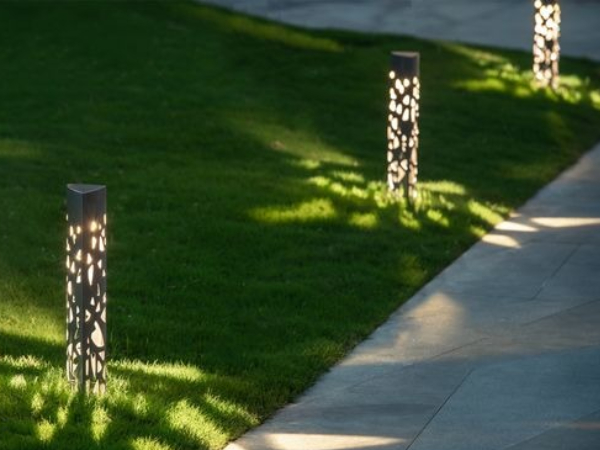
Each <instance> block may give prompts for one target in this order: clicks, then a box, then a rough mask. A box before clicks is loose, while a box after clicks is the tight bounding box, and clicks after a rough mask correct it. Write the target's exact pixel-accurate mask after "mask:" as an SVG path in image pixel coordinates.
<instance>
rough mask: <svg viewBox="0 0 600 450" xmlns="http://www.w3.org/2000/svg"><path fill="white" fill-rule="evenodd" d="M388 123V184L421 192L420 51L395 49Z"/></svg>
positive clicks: (409, 192) (412, 195)
mask: <svg viewBox="0 0 600 450" xmlns="http://www.w3.org/2000/svg"><path fill="white" fill-rule="evenodd" d="M389 92H390V94H389V96H390V99H389V100H390V103H389V115H388V127H387V141H388V151H387V163H388V169H387V184H388V188H389V190H390V191H392V192H398V190H399V189H400V187H401V186H403V187H404V196H405V197H406V198H407V199H409V200H411V199H414V198H415V197H416V195H417V190H416V184H417V173H418V155H417V152H418V148H419V123H418V119H419V97H420V82H419V53H406V52H393V53H392V55H391V71H390V91H389Z"/></svg>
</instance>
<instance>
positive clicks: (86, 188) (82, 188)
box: [67, 184, 106, 194]
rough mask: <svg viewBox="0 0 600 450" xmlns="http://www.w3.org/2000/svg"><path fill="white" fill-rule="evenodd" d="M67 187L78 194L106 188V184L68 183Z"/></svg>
mask: <svg viewBox="0 0 600 450" xmlns="http://www.w3.org/2000/svg"><path fill="white" fill-rule="evenodd" d="M67 189H68V190H69V191H73V192H77V193H78V194H89V193H90V192H96V191H101V190H103V189H106V186H104V185H102V184H67Z"/></svg>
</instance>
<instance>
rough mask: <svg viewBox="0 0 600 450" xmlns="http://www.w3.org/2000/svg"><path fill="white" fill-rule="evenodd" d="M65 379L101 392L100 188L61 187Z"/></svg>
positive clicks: (102, 278)
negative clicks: (63, 202)
mask: <svg viewBox="0 0 600 450" xmlns="http://www.w3.org/2000/svg"><path fill="white" fill-rule="evenodd" d="M67 222H68V226H69V236H68V237H67V260H66V266H67V378H68V380H69V382H70V383H71V385H73V386H76V387H77V388H79V389H80V390H83V391H87V392H93V393H98V394H102V393H104V392H105V390H106V187H105V186H97V185H88V184H69V185H68V186H67Z"/></svg>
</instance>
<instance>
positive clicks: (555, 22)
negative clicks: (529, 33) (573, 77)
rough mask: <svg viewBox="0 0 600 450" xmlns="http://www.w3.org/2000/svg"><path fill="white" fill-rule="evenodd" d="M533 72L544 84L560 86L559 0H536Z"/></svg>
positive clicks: (554, 86) (541, 83) (553, 86)
mask: <svg viewBox="0 0 600 450" xmlns="http://www.w3.org/2000/svg"><path fill="white" fill-rule="evenodd" d="M534 7H535V14H534V19H535V24H534V33H533V74H534V76H535V79H536V80H537V82H538V83H539V84H540V85H542V86H550V87H552V88H556V87H558V60H559V57H560V46H559V43H558V38H559V36H560V5H559V4H558V0H535V2H534Z"/></svg>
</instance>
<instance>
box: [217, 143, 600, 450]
mask: <svg viewBox="0 0 600 450" xmlns="http://www.w3.org/2000/svg"><path fill="white" fill-rule="evenodd" d="M598 173H600V144H599V145H598V146H597V147H596V148H595V149H594V150H593V151H592V152H590V153H589V154H587V155H586V156H584V157H583V158H582V159H581V160H580V161H579V163H578V164H577V165H575V166H574V167H573V168H571V169H569V170H567V171H566V172H565V173H563V174H562V175H561V176H560V177H559V178H558V179H557V180H555V181H554V182H553V183H552V184H550V185H549V186H547V187H546V188H544V189H543V190H542V191H540V192H539V193H538V195H536V196H535V197H534V198H533V199H531V200H530V201H529V202H528V203H527V204H526V205H524V206H523V207H522V208H520V209H519V210H518V211H516V212H515V214H514V216H513V217H512V218H511V219H510V220H507V221H505V222H503V223H502V224H500V225H498V226H497V227H496V229H495V230H493V231H492V232H491V233H490V234H488V235H487V236H485V237H484V238H483V239H482V240H481V241H480V242H479V243H477V244H476V245H474V246H473V247H472V248H471V249H470V250H469V251H467V252H466V253H465V254H463V255H462V256H461V257H460V258H459V259H458V260H457V261H455V262H454V263H453V264H452V265H451V266H449V267H448V268H447V269H446V270H444V271H443V272H442V273H441V274H440V275H439V276H438V277H436V278H435V279H434V280H432V281H431V282H430V283H429V284H428V285H427V286H425V287H424V288H423V289H422V290H421V291H420V292H418V293H417V294H416V295H415V296H414V297H413V298H411V299H410V300H409V301H408V302H407V303H406V304H405V305H404V306H402V307H401V308H400V309H399V310H398V311H396V312H395V313H394V314H393V315H392V316H391V317H390V318H389V320H388V321H387V322H386V323H385V324H383V325H382V326H381V327H379V329H377V330H376V331H375V332H374V333H373V335H372V336H370V337H369V338H368V339H367V340H366V341H364V342H363V343H361V344H360V345H358V346H357V347H356V348H355V349H354V350H353V351H352V352H351V353H350V354H349V355H348V356H347V357H346V358H345V359H344V360H343V361H341V362H340V363H339V364H338V365H337V366H335V367H334V368H332V369H331V370H330V371H329V372H328V373H327V374H325V375H324V376H323V377H322V378H321V379H320V380H319V382H317V383H316V384H315V385H314V386H313V387H312V388H310V389H309V390H308V391H307V392H306V393H305V394H304V395H302V396H301V397H300V398H299V399H297V401H296V402H295V403H293V404H291V405H289V406H287V407H285V408H284V409H282V410H281V411H279V412H278V413H276V414H275V415H274V417H273V418H271V419H270V420H268V421H267V422H266V423H265V424H263V425H262V426H260V427H258V428H256V429H255V430H252V431H250V432H249V433H247V434H246V435H245V436H243V437H242V438H240V439H239V440H238V441H236V442H234V443H232V444H230V446H229V447H228V450H296V449H297V450H342V449H353V450H357V449H364V450H367V449H377V450H381V449H386V450H402V449H410V450H441V449H443V450H471V449H472V450H509V449H510V450H541V449H545V450H546V449H547V450H555V449H561V450H592V449H594V450H598V449H600V436H599V434H600V207H599V205H600V176H598V175H597V174H598ZM573 186H578V189H574V188H573ZM584 186H585V188H584Z"/></svg>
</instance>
